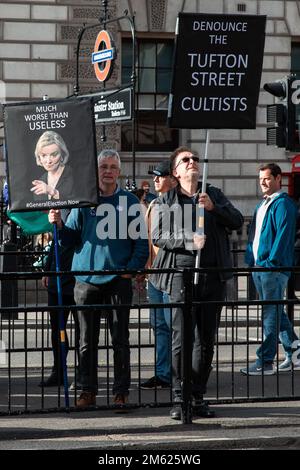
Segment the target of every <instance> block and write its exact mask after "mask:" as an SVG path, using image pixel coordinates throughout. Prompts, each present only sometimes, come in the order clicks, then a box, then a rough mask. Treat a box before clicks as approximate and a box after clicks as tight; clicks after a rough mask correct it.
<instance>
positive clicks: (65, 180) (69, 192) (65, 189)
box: [34, 165, 75, 201]
mask: <svg viewBox="0 0 300 470" xmlns="http://www.w3.org/2000/svg"><path fill="white" fill-rule="evenodd" d="M39 179H40V180H41V181H43V182H44V183H47V181H48V173H47V172H45V173H43V174H42V175H41V177H40V178H39ZM55 189H57V191H59V200H60V201H67V200H68V199H74V197H75V196H74V192H75V191H74V177H73V171H72V169H71V167H70V166H68V165H66V166H65V168H64V171H63V172H62V174H61V176H60V178H59V180H58V182H57V185H56V187H55ZM46 199H47V194H40V195H36V194H35V195H34V200H35V201H44V200H46Z"/></svg>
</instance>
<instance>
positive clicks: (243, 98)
mask: <svg viewBox="0 0 300 470" xmlns="http://www.w3.org/2000/svg"><path fill="white" fill-rule="evenodd" d="M265 24H266V16H263V15H259V16H257V15H214V14H198V13H179V15H178V20H177V27H176V43H175V52H174V66H173V74H172V85H171V93H170V96H169V109H168V124H169V126H170V127H173V128H183V129H254V128H255V127H256V106H257V103H258V96H259V90H260V80H261V70H262V63H263V52H264V42H265Z"/></svg>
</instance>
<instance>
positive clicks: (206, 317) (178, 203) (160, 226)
mask: <svg viewBox="0 0 300 470" xmlns="http://www.w3.org/2000/svg"><path fill="white" fill-rule="evenodd" d="M170 164H171V169H172V174H173V176H174V177H176V178H177V180H178V182H179V184H178V186H177V187H176V188H173V189H171V190H170V191H168V193H166V194H164V195H162V196H160V197H159V198H158V199H157V200H156V201H157V203H156V204H155V210H153V213H154V214H153V218H152V239H153V243H154V244H155V245H156V246H158V247H159V248H160V250H159V252H158V255H157V257H156V259H155V261H154V264H153V267H155V268H175V267H176V268H179V269H180V270H182V269H184V268H192V267H195V260H196V254H197V250H201V267H203V268H226V267H231V257H230V251H229V243H228V235H227V234H228V230H237V229H240V228H241V226H242V225H243V216H242V214H241V213H240V212H239V211H238V210H237V209H236V208H235V207H234V206H233V205H232V204H231V203H230V201H229V200H228V199H227V198H226V197H225V196H224V194H223V193H222V191H220V189H218V188H215V187H214V186H211V185H209V184H208V185H207V191H206V193H201V186H202V183H201V182H199V177H200V159H199V156H198V155H197V154H196V153H195V152H193V151H192V150H190V149H189V148H187V147H179V148H178V149H176V150H175V151H174V152H173V153H172V154H171V157H170ZM199 204H202V205H203V206H204V233H205V235H204V236H203V235H199V234H198V233H197V223H198V218H199V213H198V212H197V211H198V206H199ZM231 276H232V275H231V273H224V272H219V270H218V269H217V270H215V271H213V270H212V271H211V272H209V273H207V274H200V275H199V281H198V284H197V285H196V286H195V289H194V300H196V301H207V302H211V301H223V300H224V298H225V289H226V280H227V279H229V278H230V277H231ZM151 282H152V283H153V284H154V285H155V286H156V287H157V288H159V289H162V290H163V291H165V292H167V293H168V294H169V295H170V302H171V303H173V302H182V301H184V287H185V286H184V280H183V273H182V271H181V272H177V273H175V274H170V273H166V274H159V275H155V274H154V275H152V276H151ZM221 309H222V306H221V304H204V305H203V304H202V305H197V306H195V307H194V308H193V309H192V325H193V334H192V343H193V357H192V395H193V399H194V402H193V413H194V415H195V416H201V417H206V418H210V417H213V416H214V412H213V411H212V410H210V408H209V407H208V404H207V403H206V402H204V400H203V395H204V394H205V392H206V384H207V381H208V378H209V374H210V371H211V369H212V367H211V363H212V359H213V354H214V342H215V335H216V331H217V328H218V325H219V320H220V314H221ZM172 313H173V315H172V328H173V336H172V373H173V393H174V407H173V408H172V410H171V413H170V416H171V418H172V419H176V420H180V419H181V401H182V394H181V381H182V377H183V375H182V369H181V345H182V339H183V338H182V318H183V311H182V308H180V307H178V308H174V309H173V312H172Z"/></svg>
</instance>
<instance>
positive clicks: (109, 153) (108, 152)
mask: <svg viewBox="0 0 300 470" xmlns="http://www.w3.org/2000/svg"><path fill="white" fill-rule="evenodd" d="M110 157H113V158H115V159H116V160H117V162H118V165H119V168H121V159H120V155H119V154H118V152H117V151H116V150H114V149H104V150H101V152H100V153H99V155H98V166H99V165H100V162H101V161H102V160H104V159H105V158H110Z"/></svg>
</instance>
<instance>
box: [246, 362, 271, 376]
mask: <svg viewBox="0 0 300 470" xmlns="http://www.w3.org/2000/svg"><path fill="white" fill-rule="evenodd" d="M240 372H241V374H243V375H262V374H263V375H274V374H275V370H274V369H273V364H264V366H259V365H257V363H256V362H254V363H253V364H249V367H248V369H247V367H245V368H244V369H241V370H240Z"/></svg>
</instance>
